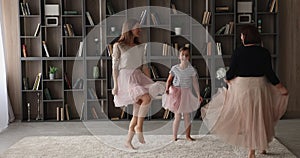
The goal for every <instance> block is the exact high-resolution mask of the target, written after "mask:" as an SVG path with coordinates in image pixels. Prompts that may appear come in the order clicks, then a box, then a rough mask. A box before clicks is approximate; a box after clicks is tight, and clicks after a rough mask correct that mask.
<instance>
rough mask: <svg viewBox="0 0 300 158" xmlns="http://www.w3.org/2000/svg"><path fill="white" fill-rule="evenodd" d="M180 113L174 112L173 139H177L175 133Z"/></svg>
mask: <svg viewBox="0 0 300 158" xmlns="http://www.w3.org/2000/svg"><path fill="white" fill-rule="evenodd" d="M180 117H181V114H180V113H175V119H174V121H173V140H174V141H177V133H178V128H179V124H180Z"/></svg>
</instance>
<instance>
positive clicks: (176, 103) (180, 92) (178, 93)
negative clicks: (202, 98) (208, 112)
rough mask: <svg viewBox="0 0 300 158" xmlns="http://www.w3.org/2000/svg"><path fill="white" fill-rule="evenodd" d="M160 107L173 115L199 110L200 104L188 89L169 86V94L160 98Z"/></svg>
mask: <svg viewBox="0 0 300 158" xmlns="http://www.w3.org/2000/svg"><path fill="white" fill-rule="evenodd" d="M162 105H163V107H164V108H165V109H169V110H170V111H172V112H174V113H190V112H193V111H196V110H197V109H198V108H199V106H200V102H199V100H198V98H197V97H195V95H194V94H193V93H192V91H191V89H190V88H180V87H174V86H171V87H170V88H169V94H164V95H163V96H162Z"/></svg>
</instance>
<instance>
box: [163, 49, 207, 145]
mask: <svg viewBox="0 0 300 158" xmlns="http://www.w3.org/2000/svg"><path fill="white" fill-rule="evenodd" d="M179 59H180V64H177V65H174V66H172V68H171V70H170V72H169V73H170V74H169V77H168V80H167V83H166V93H165V94H164V95H163V99H162V100H163V107H164V108H165V109H169V110H170V111H172V112H173V113H174V114H175V120H174V122H173V137H174V141H177V132H178V128H179V123H180V118H181V113H183V116H184V125H185V129H186V130H185V133H186V139H187V140H189V141H193V140H194V139H193V138H192V137H191V135H190V134H191V122H190V113H191V112H193V111H195V110H197V109H198V108H199V106H200V103H201V102H202V97H201V96H200V91H199V84H198V78H197V73H196V71H195V69H194V68H193V66H192V65H191V64H190V62H189V59H190V52H189V48H188V47H183V48H181V49H180V50H179ZM192 87H193V88H194V90H195V92H196V94H197V97H196V96H195V95H194V94H193V93H192Z"/></svg>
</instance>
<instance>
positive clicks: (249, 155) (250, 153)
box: [248, 150, 255, 158]
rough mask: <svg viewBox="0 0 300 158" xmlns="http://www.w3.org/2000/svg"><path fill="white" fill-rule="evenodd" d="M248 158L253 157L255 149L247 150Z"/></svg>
mask: <svg viewBox="0 0 300 158" xmlns="http://www.w3.org/2000/svg"><path fill="white" fill-rule="evenodd" d="M248 158H255V150H252V151H249V153H248Z"/></svg>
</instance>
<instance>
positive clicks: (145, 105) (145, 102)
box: [134, 94, 151, 144]
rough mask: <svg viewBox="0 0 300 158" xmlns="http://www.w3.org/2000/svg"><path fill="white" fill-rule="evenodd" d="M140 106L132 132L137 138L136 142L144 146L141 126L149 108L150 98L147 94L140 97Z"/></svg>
mask: <svg viewBox="0 0 300 158" xmlns="http://www.w3.org/2000/svg"><path fill="white" fill-rule="evenodd" d="M139 100H141V105H140V109H139V113H138V119H137V125H136V126H135V128H134V130H135V132H136V134H137V136H138V140H139V142H140V143H142V144H145V140H144V135H143V124H144V119H145V117H146V115H147V113H148V111H149V107H150V104H151V97H150V95H149V94H144V95H143V96H141V97H140V99H139Z"/></svg>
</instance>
